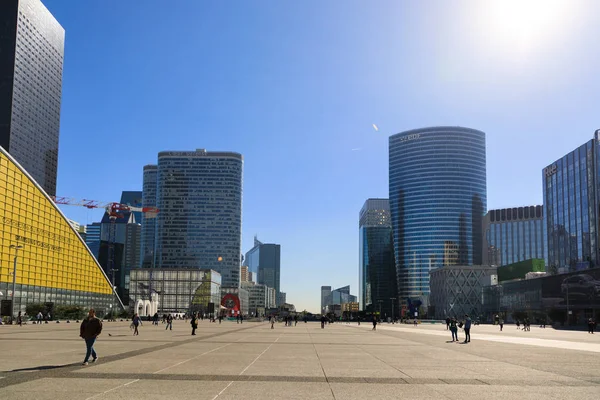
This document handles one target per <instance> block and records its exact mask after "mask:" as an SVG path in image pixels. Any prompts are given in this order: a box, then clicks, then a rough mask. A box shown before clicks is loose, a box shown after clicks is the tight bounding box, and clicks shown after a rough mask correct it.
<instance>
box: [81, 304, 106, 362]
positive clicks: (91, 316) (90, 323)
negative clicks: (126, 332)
mask: <svg viewBox="0 0 600 400" xmlns="http://www.w3.org/2000/svg"><path fill="white" fill-rule="evenodd" d="M100 333H102V322H101V321H100V320H99V319H98V318H96V311H95V310H94V309H93V308H92V309H90V311H89V312H88V316H87V318H86V319H84V320H83V321H82V322H81V326H80V327H79V337H81V338H82V339H83V340H85V347H86V353H85V359H84V360H83V364H82V365H88V361H89V360H90V356H92V362H96V361H98V354H96V350H94V343H96V338H97V337H98V336H99V335H100Z"/></svg>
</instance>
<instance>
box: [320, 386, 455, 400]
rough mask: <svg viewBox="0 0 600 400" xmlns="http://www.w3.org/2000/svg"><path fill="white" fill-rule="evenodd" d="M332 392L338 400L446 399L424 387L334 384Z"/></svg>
mask: <svg viewBox="0 0 600 400" xmlns="http://www.w3.org/2000/svg"><path fill="white" fill-rule="evenodd" d="M331 390H333V394H334V395H335V398H336V399H344V400H364V399H377V400H397V399H400V400H404V399H406V400H432V399H440V398H442V399H443V398H444V397H443V396H441V395H440V393H439V392H437V391H436V390H434V389H431V388H428V387H426V386H424V385H420V386H417V385H405V384H398V385H393V384H387V385H381V384H368V383H367V384H352V383H332V384H331Z"/></svg>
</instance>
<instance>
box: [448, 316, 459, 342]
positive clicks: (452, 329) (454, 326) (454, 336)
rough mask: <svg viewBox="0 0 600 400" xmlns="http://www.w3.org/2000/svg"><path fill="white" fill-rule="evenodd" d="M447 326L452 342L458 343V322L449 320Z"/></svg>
mask: <svg viewBox="0 0 600 400" xmlns="http://www.w3.org/2000/svg"><path fill="white" fill-rule="evenodd" d="M448 325H449V329H450V333H452V342H454V341H456V342H458V322H457V321H456V318H452V319H450V323H449V324H448Z"/></svg>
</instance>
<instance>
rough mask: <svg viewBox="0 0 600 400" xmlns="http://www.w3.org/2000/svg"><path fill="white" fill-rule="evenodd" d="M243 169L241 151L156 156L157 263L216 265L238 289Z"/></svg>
mask: <svg viewBox="0 0 600 400" xmlns="http://www.w3.org/2000/svg"><path fill="white" fill-rule="evenodd" d="M242 169H243V159H242V155H241V154H238V153H231V152H208V151H206V150H204V149H199V150H196V151H164V152H161V153H159V154H158V175H157V186H156V188H157V189H156V207H158V209H159V210H160V212H159V213H158V217H157V218H156V233H155V235H156V238H155V246H154V249H155V250H154V251H155V255H154V267H156V268H202V269H212V270H215V271H217V272H219V273H220V274H221V279H222V284H223V286H224V287H235V288H237V287H239V285H240V266H241V256H240V255H241V241H242ZM145 201H146V199H145V198H144V203H145ZM146 220H147V219H146Z"/></svg>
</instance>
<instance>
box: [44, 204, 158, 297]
mask: <svg viewBox="0 0 600 400" xmlns="http://www.w3.org/2000/svg"><path fill="white" fill-rule="evenodd" d="M51 198H52V200H53V201H54V203H55V204H60V205H65V206H79V207H85V208H88V209H94V208H103V209H104V210H106V213H107V214H108V217H109V219H110V229H109V233H108V257H107V259H108V267H109V268H108V272H110V274H111V284H112V287H113V290H115V272H117V271H118V270H117V269H115V236H116V230H117V226H116V225H117V224H116V222H117V219H118V218H124V217H125V215H124V212H133V211H136V212H141V213H144V217H146V218H156V216H157V215H158V211H159V210H158V208H156V207H134V206H130V205H127V204H121V203H116V202H114V201H109V202H107V201H98V200H89V199H75V198H72V197H60V196H51Z"/></svg>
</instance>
